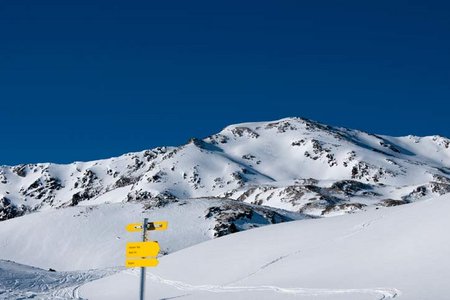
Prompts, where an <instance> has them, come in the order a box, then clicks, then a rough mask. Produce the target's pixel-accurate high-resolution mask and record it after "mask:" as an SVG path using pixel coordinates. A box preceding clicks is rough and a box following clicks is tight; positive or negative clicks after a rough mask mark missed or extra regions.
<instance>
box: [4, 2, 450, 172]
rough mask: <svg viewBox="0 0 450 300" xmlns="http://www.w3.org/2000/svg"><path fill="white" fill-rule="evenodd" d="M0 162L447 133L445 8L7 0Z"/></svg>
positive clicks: (449, 28)
mask: <svg viewBox="0 0 450 300" xmlns="http://www.w3.org/2000/svg"><path fill="white" fill-rule="evenodd" d="M0 37H1V40H0V105H1V107H0V122H1V123H0V130H1V137H0V164H9V165H11V164H18V163H28V162H45V161H52V162H60V163H65V162H71V161H74V160H92V159H98V158H107V157H110V156H115V155H120V154H123V153H126V152H130V151H138V150H143V149H148V148H152V147H155V146H160V145H179V144H182V143H184V142H186V141H187V140H188V139H189V138H190V137H192V136H196V137H204V136H207V135H209V134H212V133H215V132H217V131H219V130H220V129H221V128H222V127H224V126H226V125H228V124H232V123H237V122H244V121H262V120H273V119H278V118H282V117H287V116H303V117H307V118H310V119H314V120H317V121H321V122H323V123H327V124H330V125H338V126H345V127H351V128H358V129H362V130H367V131H370V132H375V133H381V134H389V135H405V134H416V135H429V134H441V135H445V136H450V126H449V124H450V121H449V119H450V4H449V2H448V1H401V0H398V1H397V0H396V1H361V0H359V1H242V0H240V1H230V0H227V1H211V0H208V1H185V0H183V1H148V0H145V1H123V0H119V1H114V0H105V1H96V0H88V1H85V0H64V1H61V0H55V1H44V0H42V1H38V0H29V1H26V0H0Z"/></svg>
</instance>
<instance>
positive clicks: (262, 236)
mask: <svg viewBox="0 0 450 300" xmlns="http://www.w3.org/2000/svg"><path fill="white" fill-rule="evenodd" d="M449 211H450V196H442V197H437V198H435V199H431V200H425V201H421V202H417V203H412V204H408V205H403V206H398V207H392V208H379V209H375V208H373V209H369V210H368V211H366V212H361V213H358V214H351V215H345V216H338V217H333V218H324V219H314V220H302V221H295V222H289V223H283V224H278V225H272V226H266V227H263V228H258V229H254V230H250V231H245V232H241V233H237V234H232V235H228V236H225V237H222V238H219V239H215V240H212V241H207V242H204V243H200V244H198V245H195V246H193V247H190V248H186V249H184V250H181V251H178V252H175V253H172V254H170V255H168V256H165V257H162V258H161V262H160V265H159V266H158V267H157V268H152V269H147V270H148V273H147V299H231V298H232V299H235V300H237V299H294V298H295V299H297V298H301V299H358V300H359V299H388V298H401V299H408V300H411V299H434V300H437V299H448V295H449V294H450V287H449V286H448V278H450V257H449V255H448V253H450V236H449V235H448V234H447V233H446V230H447V228H449V227H450V218H448V212H449ZM138 276H139V272H138V270H137V269H136V270H126V271H122V272H120V273H118V274H115V275H113V276H109V277H106V278H103V279H100V280H96V281H92V282H90V283H87V284H85V285H83V286H81V287H80V288H79V295H80V297H82V298H87V299H94V300H96V299H108V300H111V299H120V300H122V299H137V298H138V286H139V277H138Z"/></svg>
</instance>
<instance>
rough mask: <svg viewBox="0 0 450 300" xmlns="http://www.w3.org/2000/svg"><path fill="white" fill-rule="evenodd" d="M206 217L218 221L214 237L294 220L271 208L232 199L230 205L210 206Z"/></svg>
mask: <svg viewBox="0 0 450 300" xmlns="http://www.w3.org/2000/svg"><path fill="white" fill-rule="evenodd" d="M205 218H207V219H209V218H213V219H214V220H215V222H216V225H215V226H214V228H212V231H213V235H214V237H221V236H224V235H227V234H230V233H235V232H238V231H242V230H246V229H250V228H254V227H259V226H263V225H268V224H277V223H282V222H288V221H292V220H293V219H292V218H289V217H288V216H285V215H282V214H279V213H277V212H276V211H274V210H271V209H267V208H264V207H257V206H250V205H244V204H240V203H238V202H231V201H230V202H229V204H228V205H223V206H213V207H210V208H208V210H207V211H206V215H205Z"/></svg>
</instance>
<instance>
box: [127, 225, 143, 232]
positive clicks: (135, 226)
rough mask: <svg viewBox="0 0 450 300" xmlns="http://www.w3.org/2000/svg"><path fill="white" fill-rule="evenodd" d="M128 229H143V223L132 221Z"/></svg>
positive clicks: (134, 230)
mask: <svg viewBox="0 0 450 300" xmlns="http://www.w3.org/2000/svg"><path fill="white" fill-rule="evenodd" d="M127 231H131V232H139V231H142V223H131V224H128V225H127Z"/></svg>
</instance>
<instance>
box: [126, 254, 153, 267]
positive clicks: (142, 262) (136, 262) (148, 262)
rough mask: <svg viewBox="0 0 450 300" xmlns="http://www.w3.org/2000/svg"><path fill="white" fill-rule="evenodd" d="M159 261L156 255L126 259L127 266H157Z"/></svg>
mask: <svg viewBox="0 0 450 300" xmlns="http://www.w3.org/2000/svg"><path fill="white" fill-rule="evenodd" d="M158 263H159V262H158V260H157V259H156V258H154V257H152V258H145V259H127V260H126V261H125V266H126V267H127V268H135V267H156V266H157V265H158Z"/></svg>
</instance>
